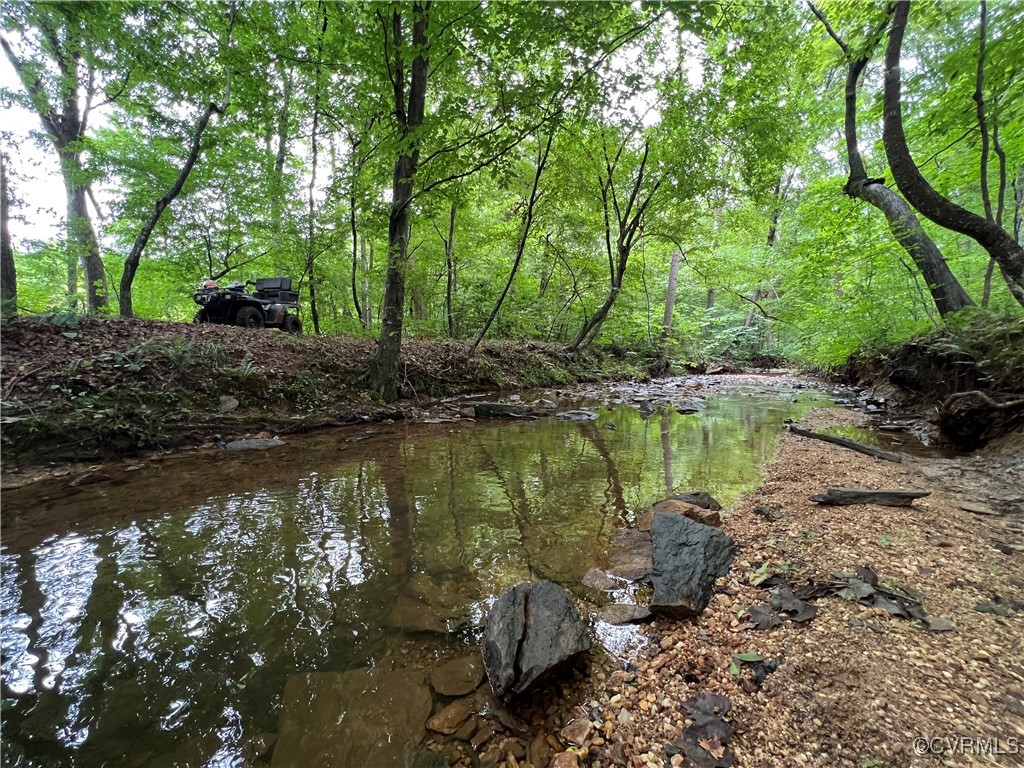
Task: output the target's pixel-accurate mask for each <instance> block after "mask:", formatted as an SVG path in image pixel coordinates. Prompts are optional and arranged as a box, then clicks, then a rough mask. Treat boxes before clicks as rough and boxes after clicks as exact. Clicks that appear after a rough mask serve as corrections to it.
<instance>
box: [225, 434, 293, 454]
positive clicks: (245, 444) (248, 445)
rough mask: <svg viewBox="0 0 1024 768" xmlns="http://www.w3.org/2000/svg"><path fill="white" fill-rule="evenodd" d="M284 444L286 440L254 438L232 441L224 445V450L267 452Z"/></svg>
mask: <svg viewBox="0 0 1024 768" xmlns="http://www.w3.org/2000/svg"><path fill="white" fill-rule="evenodd" d="M284 444H285V442H284V440H277V439H270V440H264V439H261V438H255V437H253V438H249V439H247V440H232V441H231V442H230V443H224V449H225V450H228V451H265V450H266V449H267V448H277V447H278V446H279V445H284Z"/></svg>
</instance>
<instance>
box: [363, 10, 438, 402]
mask: <svg viewBox="0 0 1024 768" xmlns="http://www.w3.org/2000/svg"><path fill="white" fill-rule="evenodd" d="M412 16H413V26H412V46H411V50H413V51H415V52H416V56H415V58H414V59H413V61H412V77H411V80H410V84H409V92H408V98H407V94H406V82H405V57H406V56H407V55H408V53H409V51H408V50H407V49H406V46H405V45H404V44H403V34H402V17H401V15H400V12H399V7H397V6H396V7H394V8H393V9H392V11H391V43H392V45H391V47H392V49H393V51H394V58H393V60H392V62H391V69H390V71H391V77H392V82H393V85H394V107H395V117H396V119H397V121H398V124H399V126H401V137H400V138H401V141H400V142H399V146H401V147H403V149H402V150H401V153H400V154H399V155H398V157H397V158H396V160H395V172H394V176H393V181H392V194H391V213H390V216H389V217H388V265H387V271H386V273H385V275H384V305H383V307H382V309H381V312H382V317H381V332H380V338H379V339H378V341H377V351H376V353H375V354H374V356H373V358H372V359H371V360H370V365H369V369H368V370H367V373H366V383H367V385H368V386H369V388H370V389H372V390H374V391H375V392H377V393H379V394H380V395H381V397H382V398H383V399H384V400H385V401H386V402H391V401H393V400H396V399H397V398H398V394H399V387H398V358H399V354H400V353H401V349H402V323H403V318H402V310H403V308H404V307H405V272H406V267H407V266H408V261H409V226H410V218H409V203H410V201H411V200H412V194H413V184H414V182H415V180H416V170H417V168H418V167H419V159H420V152H419V145H418V141H417V135H416V134H417V133H418V130H417V129H418V128H419V127H420V126H421V125H422V124H423V116H424V112H425V106H426V95H427V75H428V64H427V58H426V54H427V51H428V40H427V27H428V23H429V18H430V0H417V2H414V3H413V5H412ZM378 18H380V19H381V21H382V22H384V17H383V14H382V13H381V12H379V11H378ZM385 34H387V33H386V23H385Z"/></svg>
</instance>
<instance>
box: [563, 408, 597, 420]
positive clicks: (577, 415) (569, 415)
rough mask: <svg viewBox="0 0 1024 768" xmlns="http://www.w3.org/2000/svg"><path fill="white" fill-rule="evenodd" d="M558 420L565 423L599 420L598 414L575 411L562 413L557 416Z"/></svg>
mask: <svg viewBox="0 0 1024 768" xmlns="http://www.w3.org/2000/svg"><path fill="white" fill-rule="evenodd" d="M555 418H556V419H562V420H563V421H594V420H596V419H597V414H596V413H595V412H594V411H587V410H582V409H580V410H573V411H561V412H559V413H556V414H555Z"/></svg>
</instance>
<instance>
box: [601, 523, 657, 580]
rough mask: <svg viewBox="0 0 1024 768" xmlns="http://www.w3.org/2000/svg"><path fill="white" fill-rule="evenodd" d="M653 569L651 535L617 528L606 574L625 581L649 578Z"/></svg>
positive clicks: (635, 530) (632, 529)
mask: <svg viewBox="0 0 1024 768" xmlns="http://www.w3.org/2000/svg"><path fill="white" fill-rule="evenodd" d="M652 567H653V550H652V544H651V534H650V533H647V532H645V531H638V530H637V529H636V528H619V529H618V530H616V531H615V533H614V534H613V536H612V546H611V552H610V553H609V554H608V573H610V574H611V575H612V576H618V577H619V578H620V579H626V580H627V581H644V580H646V579H648V578H650V575H651V569H652Z"/></svg>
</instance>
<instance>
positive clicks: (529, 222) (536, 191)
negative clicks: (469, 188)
mask: <svg viewBox="0 0 1024 768" xmlns="http://www.w3.org/2000/svg"><path fill="white" fill-rule="evenodd" d="M554 138H555V134H554V132H552V133H549V134H548V141H547V144H545V145H544V149H543V150H539V151H538V154H537V169H536V171H535V172H534V174H533V187H532V188H531V189H530V199H529V202H528V203H527V205H526V212H525V213H524V214H523V228H522V231H521V233H520V236H519V247H518V248H517V249H516V258H515V261H513V262H512V269H511V270H510V271H509V273H508V280H506V281H505V288H504V289H503V290H502V292H501V295H500V296H499V297H498V300H497V301H496V302H495V304H494V309H492V310H491V314H490V316H489V317H488V318H487V322H486V323H484V327H483V328H481V329H480V333H479V335H478V336H477V337H476V341H474V342H473V346H472V347H470V348H469V354H470V355H475V354H476V348H477V347H478V346H480V342H481V341H482V340H483V338H484V336H485V335H486V334H487V331H488V329H489V328H490V327H491V323H493V322H494V318H496V317H497V316H498V312H499V311H500V310H501V305H502V303H503V302H504V301H505V297H506V296H507V295H508V292H509V290H510V289H511V288H512V281H513V280H515V278H516V272H517V271H519V264H520V262H521V261H522V260H523V254H524V253H525V252H526V241H527V239H528V238H529V236H530V228H531V227H532V226H533V212H534V209H535V207H536V205H537V199H538V198H539V197H540V177H541V174H543V173H544V166H545V165H546V164H547V162H548V154H549V153H550V152H551V142H552V141H553V140H554Z"/></svg>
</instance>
